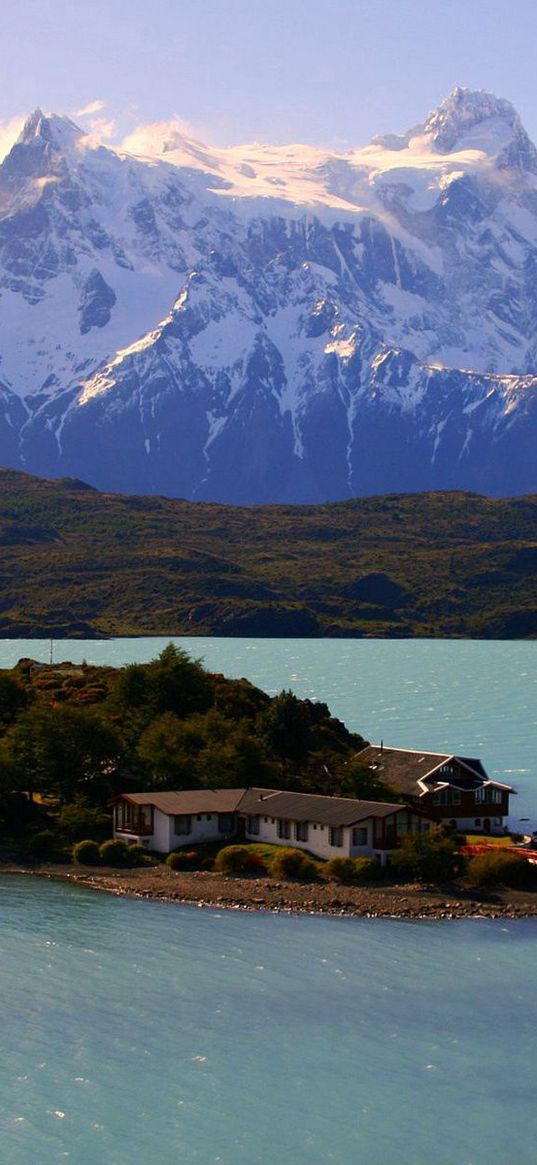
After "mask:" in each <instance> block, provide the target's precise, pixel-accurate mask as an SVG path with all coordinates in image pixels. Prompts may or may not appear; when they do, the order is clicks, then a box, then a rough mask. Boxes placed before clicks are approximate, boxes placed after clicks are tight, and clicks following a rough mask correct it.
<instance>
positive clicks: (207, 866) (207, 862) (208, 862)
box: [200, 858, 214, 870]
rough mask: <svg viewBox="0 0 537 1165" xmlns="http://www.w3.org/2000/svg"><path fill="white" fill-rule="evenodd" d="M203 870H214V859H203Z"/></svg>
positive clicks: (201, 867)
mask: <svg viewBox="0 0 537 1165" xmlns="http://www.w3.org/2000/svg"><path fill="white" fill-rule="evenodd" d="M200 869H202V870H214V858H203V861H202V862H201V864H200Z"/></svg>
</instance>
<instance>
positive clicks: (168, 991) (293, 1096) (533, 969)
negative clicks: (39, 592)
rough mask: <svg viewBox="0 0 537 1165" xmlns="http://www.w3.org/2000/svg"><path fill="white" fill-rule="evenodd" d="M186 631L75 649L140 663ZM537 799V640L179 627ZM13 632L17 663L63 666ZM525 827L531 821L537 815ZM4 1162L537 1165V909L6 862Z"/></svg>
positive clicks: (210, 653)
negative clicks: (166, 894) (423, 916)
mask: <svg viewBox="0 0 537 1165" xmlns="http://www.w3.org/2000/svg"><path fill="white" fill-rule="evenodd" d="M166 642H168V640H167V639H162V640H157V639H133V640H109V641H103V642H95V641H90V642H81V641H72V642H62V643H55V644H54V645H53V650H54V659H55V660H56V661H59V660H61V659H71V660H73V661H76V660H79V661H81V660H82V659H84V658H85V659H87V660H88V661H92V662H97V663H99V662H102V663H105V662H106V663H113V664H116V665H118V666H119V665H121V664H123V663H126V662H128V661H132V660H140V661H143V660H147V659H151V658H153V657H154V656H155V655H156V654H158V652H159V651H160V650H161V649H162V647H163V646H165V644H166ZM178 642H180V643H181V644H182V645H183V646H185V647H186V648H187V649H188V650H190V651H191V652H192V654H194V655H195V656H202V657H203V658H204V659H205V662H206V664H207V666H208V667H209V668H211V669H214V670H221V671H223V672H225V673H227V674H229V675H235V676H241V675H245V676H248V678H250V679H251V680H253V681H254V682H256V683H258V684H259V685H260V686H262V687H263V688H265V689H266V690H267V691H269V692H276V691H279V690H281V689H282V688H287V687H292V688H293V689H294V690H295V691H296V692H297V693H298V694H299V695H304V696H309V697H310V698H315V699H322V700H326V702H327V703H328V704H329V706H330V708H331V709H332V711H333V712H334V713H335V714H336V715H338V716H340V717H341V718H342V719H343V720H345V721H346V723H347V724H349V725H350V726H351V727H353V728H355V729H357V730H360V731H361V732H362V733H363V734H364V735H366V736H368V737H370V738H371V739H377V740H379V739H381V738H383V739H384V741H385V743H386V744H395V745H398V744H399V745H402V746H408V747H417V748H431V749H438V750H443V749H447V750H450V751H462V752H468V753H475V754H477V755H480V756H481V757H482V759H483V760H484V762H485V764H486V765H487V767H488V769H489V771H490V772H491V773H495V774H501V775H503V776H504V777H505V778H506V779H507V780H508V781H509V782H512V783H513V784H514V785H515V786H516V788H517V789H518V790H519V795H518V797H517V798H514V799H513V800H514V802H515V805H514V812H513V823H514V824H516V823H518V821H519V818H520V817H524V816H532V817H533V819H535V816H536V811H537V761H536V758H537V748H536V744H537V732H536V727H537V699H536V696H537V676H536V666H535V665H536V663H537V644H536V643H527V642H526V643H520V642H517V643H507V642H494V643H491V642H475V643H473V642H466V641H464V642H461V641H449V642H444V641H434V642H433V641H416V640H413V641H374V640H361V641H360V640H352V641H351V640H349V641H312V640H225V639H182V640H178ZM49 650H50V645H49V643H48V641H41V642H39V641H5V640H4V641H3V642H2V643H0V666H10V665H11V664H12V663H13V662H15V661H16V660H17V659H18V658H19V657H21V656H32V657H33V658H34V659H41V660H47V659H48V658H49ZM524 828H528V825H525V826H524ZM0 902H1V908H0V998H1V999H2V1004H3V1006H2V1020H3V1040H2V1053H3V1054H2V1057H0V1128H1V1132H2V1141H1V1150H0V1153H1V1156H0V1159H1V1161H2V1162H4V1161H5V1162H6V1165H61V1163H62V1162H65V1161H67V1162H72V1163H73V1165H146V1163H151V1165H172V1163H173V1165H178V1163H181V1165H283V1163H284V1162H285V1165H327V1163H333V1165H536V1162H537V1107H536V1104H535V1059H534V1053H535V1032H536V1031H537V990H536V988H537V959H536V952H537V941H536V940H537V920H533V919H532V920H525V921H520V920H518V921H516V922H505V921H497V922H495V921H489V920H484V919H478V918H476V919H470V920H466V919H465V920H459V921H452V922H450V921H441V922H429V921H427V922H425V921H419V922H402V921H397V920H391V919H345V918H341V919H339V918H337V919H336V918H317V917H314V916H309V917H304V916H300V917H289V916H286V915H281V914H269V913H267V914H248V913H242V912H239V911H228V912H224V911H222V912H219V911H214V910H201V909H196V908H194V907H192V908H187V907H180V906H174V905H164V904H162V903H158V902H133V901H129V900H125V899H117V898H113V897H109V896H106V895H100V894H97V893H95V892H92V891H89V890H81V889H75V888H73V887H69V886H67V885H65V884H56V883H48V882H43V881H40V880H37V879H33V878H26V877H23V876H13V877H9V876H6V875H4V876H3V877H0Z"/></svg>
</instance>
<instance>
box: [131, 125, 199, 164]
mask: <svg viewBox="0 0 537 1165" xmlns="http://www.w3.org/2000/svg"><path fill="white" fill-rule="evenodd" d="M181 138H189V139H190V140H192V139H194V141H196V140H197V135H196V133H195V131H194V130H193V128H192V126H191V125H189V124H188V122H186V121H183V120H182V119H181V118H180V117H172V118H171V120H170V121H153V122H148V123H145V124H144V123H142V124H141V125H137V126H135V128H134V129H133V130H132V131H131V132H130V133H129V134H127V136H126V138H123V141H122V142H121V143H120V146H119V148H120V149H122V150H126V152H127V153H129V154H146V155H147V154H148V155H150V156H151V155H154V154H162V153H164V152H165V151H166V150H167V149H168V150H169V149H172V148H173V146H174V143H175V142H176V141H178V140H179V139H181Z"/></svg>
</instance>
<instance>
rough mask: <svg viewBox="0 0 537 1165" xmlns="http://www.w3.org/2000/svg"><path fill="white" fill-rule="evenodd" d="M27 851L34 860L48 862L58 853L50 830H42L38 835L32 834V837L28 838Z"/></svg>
mask: <svg viewBox="0 0 537 1165" xmlns="http://www.w3.org/2000/svg"><path fill="white" fill-rule="evenodd" d="M28 849H29V851H30V853H31V854H32V855H33V857H34V858H43V859H44V861H50V860H51V859H52V858H54V857H56V856H57V853H58V839H57V837H56V834H55V833H53V832H52V829H42V830H41V832H40V833H34V835H33V837H32V838H30V842H29V844H28Z"/></svg>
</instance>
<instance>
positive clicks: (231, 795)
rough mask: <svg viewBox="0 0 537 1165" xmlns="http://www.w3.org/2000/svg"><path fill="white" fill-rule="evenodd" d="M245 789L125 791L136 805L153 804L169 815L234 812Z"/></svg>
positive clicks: (129, 799) (124, 794) (127, 796)
mask: <svg viewBox="0 0 537 1165" xmlns="http://www.w3.org/2000/svg"><path fill="white" fill-rule="evenodd" d="M244 792H245V790H244V789H180V790H178V792H176V793H173V792H170V793H123V794H122V796H123V797H124V798H125V800H126V801H132V802H133V803H134V804H135V805H153V806H154V807H155V809H160V811H161V813H167V814H168V816H169V817H175V816H180V815H181V814H183V813H185V814H191V813H234V812H235V810H236V809H237V808H238V805H239V802H240V800H241V797H243V795H244Z"/></svg>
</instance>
